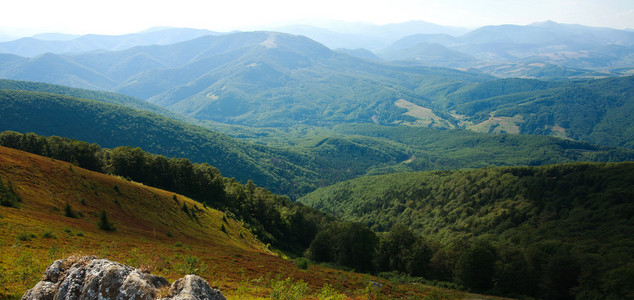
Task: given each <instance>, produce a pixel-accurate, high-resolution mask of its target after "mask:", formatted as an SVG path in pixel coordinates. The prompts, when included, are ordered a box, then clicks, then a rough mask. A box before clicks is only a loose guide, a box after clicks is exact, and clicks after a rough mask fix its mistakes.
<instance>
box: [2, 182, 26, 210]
mask: <svg viewBox="0 0 634 300" xmlns="http://www.w3.org/2000/svg"><path fill="white" fill-rule="evenodd" d="M21 201H22V199H20V197H19V196H18V195H17V194H16V193H15V191H14V189H13V185H12V184H11V181H8V180H7V186H4V184H3V182H2V179H0V205H1V206H6V207H14V208H19V207H20V204H19V203H18V202H21Z"/></svg>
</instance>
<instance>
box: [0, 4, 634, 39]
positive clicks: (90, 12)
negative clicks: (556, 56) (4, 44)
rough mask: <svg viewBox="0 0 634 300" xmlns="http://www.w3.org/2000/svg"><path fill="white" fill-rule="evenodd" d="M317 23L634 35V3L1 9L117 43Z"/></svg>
mask: <svg viewBox="0 0 634 300" xmlns="http://www.w3.org/2000/svg"><path fill="white" fill-rule="evenodd" d="M317 19H332V20H340V21H347V22H364V23H373V24H378V25H383V24H389V23H401V22H406V21H410V20H422V21H426V22H431V23H436V24H439V25H445V26H458V27H467V28H477V27H480V26H485V25H500V24H516V25H526V24H530V23H533V22H542V21H546V20H552V21H555V22H558V23H567V24H581V25H587V26H596V27H612V28H617V29H626V28H630V29H634V0H380V1H373V0H310V1H305V0H222V1H217V0H206V1H205V0H177V1H174V0H170V1H164V0H54V1H52V0H13V1H4V3H3V5H2V10H1V11H0V34H4V35H12V36H29V35H33V34H35V33H42V32H60V33H72V34H87V33H95V34H112V35H116V34H124V33H132V32H139V31H142V30H145V29H148V28H151V27H157V26H169V27H190V28H200V29H209V30H213V31H232V30H245V29H257V28H259V27H260V26H269V27H270V26H273V25H286V24H310V23H311V22H314V21H315V20H317Z"/></svg>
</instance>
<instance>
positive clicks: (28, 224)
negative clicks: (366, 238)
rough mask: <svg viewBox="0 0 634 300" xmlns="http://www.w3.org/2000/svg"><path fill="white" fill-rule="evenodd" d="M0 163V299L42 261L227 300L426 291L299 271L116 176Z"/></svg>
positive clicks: (234, 229)
mask: <svg viewBox="0 0 634 300" xmlns="http://www.w3.org/2000/svg"><path fill="white" fill-rule="evenodd" d="M58 141H59V140H58ZM74 143H78V142H77V141H74ZM0 166H1V167H0V200H3V201H4V199H5V198H6V197H7V196H11V197H17V199H18V200H17V205H16V206H15V207H10V206H6V205H5V203H4V202H1V203H2V205H0V241H2V243H0V250H1V251H2V254H3V255H2V258H0V275H2V276H0V283H1V284H2V285H1V286H2V289H0V297H2V298H10V299H13V298H16V297H18V298H19V297H20V296H21V295H22V294H23V293H24V291H25V290H26V289H27V288H31V287H33V285H34V284H35V283H36V282H37V281H38V280H40V278H41V274H43V273H44V271H45V269H46V267H47V266H48V265H49V264H50V262H51V261H52V260H56V259H58V258H67V257H76V256H77V255H95V256H98V257H100V258H106V259H110V260H113V261H118V262H121V263H125V264H128V265H131V266H133V267H136V268H139V269H142V270H144V272H152V273H155V274H156V273H158V274H161V276H164V277H167V278H168V279H169V280H170V281H174V280H175V279H177V278H179V277H182V276H184V275H186V274H196V275H199V276H201V277H203V278H205V279H206V280H207V281H208V282H209V283H210V284H212V285H213V286H214V287H216V288H219V289H221V290H222V292H223V294H224V295H227V296H234V297H237V298H244V297H256V296H257V297H262V296H263V295H267V296H268V295H269V294H271V295H295V297H302V298H305V297H315V298H316V297H317V295H329V296H330V297H346V295H355V296H358V295H367V294H368V293H370V292H366V291H365V289H366V287H367V285H368V284H370V283H371V282H377V283H378V284H381V285H384V286H386V287H389V289H377V290H376V291H371V292H372V293H374V294H375V295H376V294H381V295H383V296H386V297H399V296H408V297H417V298H420V297H424V296H425V295H426V294H428V293H429V292H430V291H432V290H435V288H431V287H428V286H425V287H422V288H421V287H414V286H412V285H404V284H399V283H396V282H389V281H386V280H384V279H380V278H376V277H371V276H370V275H367V274H364V275H362V274H357V273H352V272H347V271H342V270H336V269H332V268H327V267H323V266H320V265H313V264H310V265H308V264H307V265H306V266H305V267H304V269H301V268H300V267H299V264H296V263H295V262H294V261H293V260H290V259H288V258H283V257H281V255H280V254H278V253H275V252H273V251H272V250H270V249H269V246H268V245H266V244H264V243H263V242H261V241H260V240H258V238H257V237H256V236H255V234H254V233H253V231H254V229H253V228H248V227H245V223H244V222H243V221H242V220H239V219H236V217H235V216H233V215H232V214H231V213H229V212H223V211H219V210H217V209H213V208H210V207H208V206H206V205H205V204H203V203H201V202H197V201H195V200H193V199H190V198H188V197H186V196H183V195H180V194H176V193H173V192H171V191H167V190H161V189H157V188H153V187H149V186H146V185H143V184H140V183H138V182H133V181H129V180H126V179H123V178H122V177H115V176H110V175H105V174H101V173H96V172H93V171H88V170H86V169H83V168H81V167H78V166H76V165H73V164H70V163H68V162H63V161H60V160H56V159H51V158H48V157H42V156H38V155H33V154H30V153H26V152H22V151H18V150H15V149H10V148H5V147H0ZM235 188H236V187H235V186H231V187H228V191H231V190H232V189H235ZM258 192H260V191H259V190H258ZM257 197H258V198H260V197H262V195H261V194H258V196H257ZM267 205H268V203H267ZM268 207H270V208H269V209H272V208H273V207H272V206H268ZM285 213H290V211H286V210H285ZM99 224H110V227H104V226H102V225H99ZM105 229H109V230H105ZM71 260H72V258H71ZM307 268H309V271H306V269H307ZM344 278H345V279H344ZM369 280H372V281H369ZM335 281H336V282H339V283H340V284H338V285H335V284H332V282H335ZM300 288H301V290H298V291H294V292H293V291H291V290H292V289H300ZM396 291H397V292H396ZM443 291H444V292H443V293H444V294H446V295H451V296H452V297H476V298H479V299H483V296H478V295H470V294H466V293H464V292H459V291H449V290H444V289H443ZM436 293H438V292H436ZM297 295H299V296H297Z"/></svg>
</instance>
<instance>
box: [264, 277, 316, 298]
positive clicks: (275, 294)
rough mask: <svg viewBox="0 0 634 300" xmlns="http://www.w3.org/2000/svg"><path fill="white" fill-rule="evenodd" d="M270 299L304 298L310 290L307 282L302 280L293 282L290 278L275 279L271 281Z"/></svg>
mask: <svg viewBox="0 0 634 300" xmlns="http://www.w3.org/2000/svg"><path fill="white" fill-rule="evenodd" d="M271 289H272V290H273V291H272V292H271V295H270V297H271V299H284V300H292V299H305V298H306V297H307V296H308V293H309V292H310V290H309V288H308V284H307V283H306V282H304V281H303V280H300V281H296V282H293V281H292V280H291V279H290V278H286V279H284V280H280V279H277V280H275V281H273V282H272V283H271Z"/></svg>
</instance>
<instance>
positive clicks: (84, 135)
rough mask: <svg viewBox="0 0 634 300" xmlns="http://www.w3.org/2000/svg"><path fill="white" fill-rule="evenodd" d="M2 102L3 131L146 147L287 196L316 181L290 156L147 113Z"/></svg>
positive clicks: (9, 98) (26, 96)
mask: <svg viewBox="0 0 634 300" xmlns="http://www.w3.org/2000/svg"><path fill="white" fill-rule="evenodd" d="M0 99H2V100H1V101H0V106H1V108H0V115H1V116H2V118H0V128H2V129H3V130H15V131H19V132H35V133H37V134H41V135H57V136H62V137H69V138H75V139H78V140H82V141H88V142H91V143H99V144H101V145H104V146H105V147H112V148H114V147H117V146H133V147H142V148H143V150H146V151H152V152H154V153H157V154H161V155H166V156H168V157H187V158H188V159H191V160H192V161H194V162H201V163H202V162H206V163H210V164H212V165H214V166H216V167H217V168H219V169H220V170H221V171H222V173H223V174H225V176H228V177H236V178H238V179H239V180H240V181H242V182H246V181H247V180H249V179H251V180H254V181H255V182H257V183H258V185H260V186H267V187H275V188H277V191H278V192H280V193H286V192H288V191H289V190H290V187H291V186H292V182H288V183H284V181H286V180H294V179H295V178H314V177H315V175H314V173H313V172H311V171H309V170H306V169H304V168H301V167H298V166H295V165H293V164H292V163H289V162H288V161H287V160H286V157H292V156H293V155H292V153H291V154H286V153H285V152H284V151H280V152H278V153H276V152H275V150H274V149H270V148H267V149H264V147H262V146H257V145H254V144H249V143H245V142H241V141H239V140H236V139H233V138H231V137H229V136H226V135H224V134H220V133H217V132H213V131H210V130H206V129H204V128H201V127H196V126H192V125H188V124H186V123H182V122H178V121H175V120H172V119H169V118H167V117H163V116H159V115H156V114H153V113H149V112H145V111H140V110H135V109H130V108H126V107H123V106H119V105H112V104H107V103H103V102H98V101H94V100H87V99H78V98H73V97H68V96H60V95H56V94H48V93H38V92H26V91H10V90H0ZM274 164H277V165H278V166H279V167H275V165H274ZM276 172H280V173H279V174H276ZM293 173H295V174H293ZM282 189H286V191H284V190H282Z"/></svg>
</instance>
